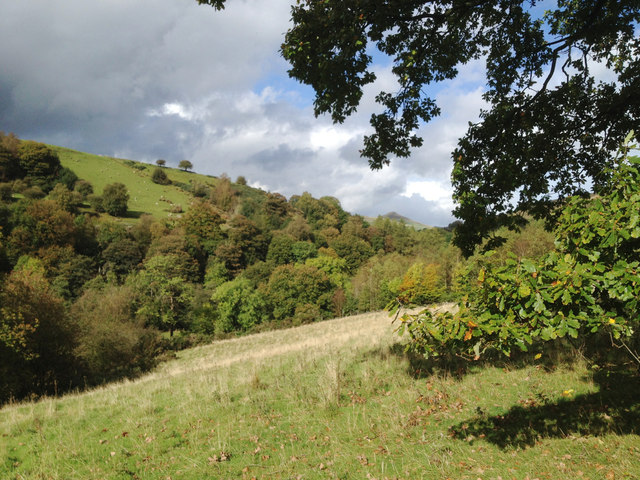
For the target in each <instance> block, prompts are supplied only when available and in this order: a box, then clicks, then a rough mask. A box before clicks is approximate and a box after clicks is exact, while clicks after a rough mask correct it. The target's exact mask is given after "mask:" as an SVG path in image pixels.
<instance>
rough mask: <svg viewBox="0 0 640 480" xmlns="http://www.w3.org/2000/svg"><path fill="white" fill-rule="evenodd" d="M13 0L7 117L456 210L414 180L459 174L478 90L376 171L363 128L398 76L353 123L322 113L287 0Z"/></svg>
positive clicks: (419, 211)
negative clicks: (223, 5) (299, 63)
mask: <svg viewBox="0 0 640 480" xmlns="http://www.w3.org/2000/svg"><path fill="white" fill-rule="evenodd" d="M0 5H1V6H2V15H1V16H0V65H2V68H0V130H4V131H13V132H15V133H16V134H18V135H19V136H20V137H22V138H32V139H35V140H40V141H45V142H49V143H54V144H58V145H63V146H67V147H70V148H76V149H79V150H84V151H88V152H92V153H101V154H105V155H116V156H120V157H124V158H133V159H136V160H141V161H147V162H154V161H155V160H157V159H158V158H163V159H165V160H167V162H168V163H169V164H172V165H175V164H177V162H178V161H180V160H181V159H189V160H191V161H192V162H193V164H194V169H195V170H196V171H199V172H202V173H206V174H212V175H220V174H221V173H223V172H224V173H227V174H229V175H230V176H231V177H235V176H237V175H244V176H245V177H246V178H247V179H248V180H249V181H250V182H253V183H254V184H255V185H258V186H261V187H263V188H265V189H267V190H271V191H278V192H281V193H283V194H285V195H287V196H290V195H293V194H299V193H301V192H303V191H305V190H306V191H309V192H310V193H312V194H313V195H314V196H318V197H319V196H323V195H331V196H335V197H337V198H339V199H340V200H341V202H342V204H343V206H344V207H345V208H346V209H347V210H349V211H352V212H363V213H365V212H366V213H372V210H373V209H379V210H378V211H377V213H385V212H386V211H388V210H391V209H393V210H397V211H399V213H402V214H403V215H406V216H411V215H412V214H413V213H414V212H415V214H416V215H419V217H418V216H417V217H416V219H417V220H420V221H423V222H424V223H435V224H437V222H438V221H440V220H437V219H440V218H443V217H442V214H441V212H440V210H442V206H443V205H444V204H445V203H447V202H442V201H440V200H439V199H435V200H434V199H433V198H431V197H426V199H425V198H423V197H420V196H418V195H413V196H406V195H407V193H406V192H408V191H411V192H412V193H415V188H413V189H410V188H409V187H411V185H414V186H415V185H416V183H415V182H416V181H417V182H418V184H419V183H420V181H423V180H425V179H428V180H430V181H437V182H440V183H441V184H442V185H443V187H441V188H440V187H439V188H440V190H442V188H445V187H446V184H447V183H448V177H449V172H450V168H451V160H450V150H451V148H452V146H453V145H455V139H456V135H459V134H460V132H462V133H463V132H464V129H465V128H466V122H467V121H468V120H469V119H472V118H473V116H471V117H470V116H469V111H470V109H471V108H472V107H473V108H476V107H477V102H476V99H477V98H479V93H478V92H473V94H472V97H473V98H471V97H469V98H463V99H462V100H460V97H459V95H458V93H459V92H456V90H455V88H454V89H453V90H451V91H449V92H447V91H443V92H441V97H440V99H439V101H441V104H442V106H443V112H446V115H447V116H446V122H439V123H434V124H433V125H430V126H429V129H425V132H424V135H425V145H426V146H427V147H426V148H424V149H422V150H419V151H416V152H415V154H414V156H413V157H412V158H410V159H402V161H400V160H393V161H392V165H391V167H390V168H385V169H383V170H382V171H380V172H372V171H370V170H369V168H368V164H367V161H366V160H365V159H362V158H360V155H359V149H360V148H361V145H362V135H363V134H365V133H366V132H367V131H368V129H369V126H368V120H369V117H370V115H371V113H373V112H375V111H377V106H376V104H375V101H374V98H375V94H376V93H377V90H378V89H383V90H387V91H393V90H394V88H395V87H394V85H396V84H395V80H394V78H393V76H392V75H391V73H390V70H389V68H380V69H378V70H379V71H378V72H377V73H378V78H379V82H378V84H377V85H375V86H371V87H367V89H366V91H365V92H364V97H363V101H362V105H361V108H360V111H359V112H358V114H356V115H354V116H353V117H352V118H350V119H348V120H347V121H346V122H345V123H344V124H342V125H340V126H333V125H332V124H331V121H330V119H329V118H326V117H320V118H317V119H316V118H315V117H314V115H313V112H312V108H311V101H312V97H311V94H310V93H309V90H308V89H307V88H302V87H300V86H298V85H297V84H296V83H295V82H292V81H290V80H288V79H286V77H287V76H286V68H287V66H286V64H285V62H284V60H283V59H282V58H280V57H279V56H278V53H277V51H278V48H279V45H280V43H281V42H282V35H283V33H284V32H285V31H286V30H287V28H288V26H289V24H288V22H289V16H290V15H289V8H290V2H289V1H288V0H246V1H242V0H237V1H233V2H228V6H227V9H226V10H225V11H224V12H216V11H215V10H213V9H212V8H209V7H204V6H198V5H197V4H196V2H195V0H136V1H134V2H125V1H120V0H118V1H116V0H110V1H99V2H95V1H93V2H92V1H87V0H65V1H64V2H52V1H50V0H21V1H15V0H0ZM474 102H475V103H474ZM447 107H450V108H449V109H448V108H447ZM474 113H475V112H474ZM412 182H414V183H412ZM446 188H448V187H446ZM403 194H405V196H402V195H403ZM425 202H426V203H425ZM430 202H431V203H430ZM449 203H450V202H449ZM432 204H434V205H436V206H439V207H440V210H438V208H436V207H434V205H432ZM446 208H448V205H446V206H445V209H446ZM409 212H411V214H410V213H409ZM425 215H433V220H432V221H427V220H428V219H427V220H425ZM446 223H448V222H446Z"/></svg>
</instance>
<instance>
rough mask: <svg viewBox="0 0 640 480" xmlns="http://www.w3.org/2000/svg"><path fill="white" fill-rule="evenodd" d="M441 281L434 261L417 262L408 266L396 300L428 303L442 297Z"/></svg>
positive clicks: (406, 303) (410, 302) (420, 303)
mask: <svg viewBox="0 0 640 480" xmlns="http://www.w3.org/2000/svg"><path fill="white" fill-rule="evenodd" d="M443 293H444V288H443V282H442V278H441V276H440V273H439V271H438V265H436V264H434V263H429V264H424V263H422V262H417V263H414V264H413V265H411V267H409V270H407V273H405V275H404V277H403V278H402V282H401V283H400V285H399V287H398V301H399V302H400V303H401V304H403V305H429V304H431V303H434V302H437V301H438V300H440V299H441V298H442V295H443Z"/></svg>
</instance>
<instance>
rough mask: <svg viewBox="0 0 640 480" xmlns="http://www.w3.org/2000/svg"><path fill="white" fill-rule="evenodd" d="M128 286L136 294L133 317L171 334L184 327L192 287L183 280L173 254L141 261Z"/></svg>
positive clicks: (179, 261) (183, 273)
mask: <svg viewBox="0 0 640 480" xmlns="http://www.w3.org/2000/svg"><path fill="white" fill-rule="evenodd" d="M128 282H129V284H130V285H132V286H133V288H134V290H135V291H136V292H137V293H138V297H139V305H140V306H139V308H138V310H137V312H136V313H137V314H138V315H139V317H140V318H142V319H144V321H145V322H146V324H148V325H153V326H155V327H157V328H158V329H160V330H165V331H168V332H169V334H170V335H171V336H173V332H174V331H175V330H176V329H178V328H182V327H184V326H185V325H186V316H187V312H188V309H189V306H190V304H191V301H192V299H193V285H192V284H191V283H189V282H188V281H187V276H186V275H185V272H184V268H183V264H182V261H181V259H180V258H179V257H178V256H177V255H156V256H154V257H151V258H149V259H147V260H146V261H145V262H144V269H143V270H141V271H140V272H139V273H137V274H134V275H132V276H131V277H130V278H129V280H128Z"/></svg>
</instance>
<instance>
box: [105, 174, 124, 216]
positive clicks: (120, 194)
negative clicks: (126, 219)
mask: <svg viewBox="0 0 640 480" xmlns="http://www.w3.org/2000/svg"><path fill="white" fill-rule="evenodd" d="M128 202H129V193H128V192H127V187H125V186H124V184H122V183H119V182H116V183H110V184H109V185H107V186H106V187H104V191H103V192H102V206H103V208H104V211H105V212H107V213H108V214H109V215H111V216H114V217H122V216H124V215H125V214H126V213H127V208H128V206H127V204H128Z"/></svg>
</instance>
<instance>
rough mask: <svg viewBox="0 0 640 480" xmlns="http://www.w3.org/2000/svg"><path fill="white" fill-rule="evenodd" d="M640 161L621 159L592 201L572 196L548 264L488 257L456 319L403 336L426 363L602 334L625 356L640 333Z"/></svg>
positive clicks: (424, 322) (422, 322) (420, 319)
mask: <svg viewBox="0 0 640 480" xmlns="http://www.w3.org/2000/svg"><path fill="white" fill-rule="evenodd" d="M639 167H640V159H638V158H635V157H630V158H628V159H627V158H623V159H622V160H621V161H620V162H619V164H618V166H617V168H616V169H615V170H614V171H612V172H609V180H608V182H607V183H606V184H605V186H604V187H603V188H602V189H601V190H600V192H599V193H600V194H599V195H598V196H595V197H593V198H585V197H572V198H570V199H569V200H568V201H567V202H566V203H565V205H564V207H563V209H562V212H561V214H560V216H559V220H558V224H557V226H556V228H555V234H556V243H555V245H556V249H555V250H554V251H552V252H550V253H549V254H547V255H545V256H544V257H542V258H541V259H540V260H530V259H518V258H517V257H515V256H512V257H511V258H510V259H508V260H507V262H506V263H505V265H503V266H502V265H493V264H492V263H490V261H485V258H489V259H490V257H491V255H492V252H489V253H487V254H485V255H484V256H482V257H480V260H479V261H480V268H479V269H476V270H475V271H477V272H478V273H477V274H476V276H475V278H469V277H467V281H468V283H469V288H468V291H467V296H466V298H465V299H464V301H463V302H461V304H460V309H459V311H458V312H457V313H456V314H455V315H454V314H442V315H436V316H433V315H431V314H429V313H427V312H423V313H422V314H421V315H418V316H411V315H409V316H405V318H404V319H403V325H402V329H405V328H406V329H407V330H408V332H409V334H410V335H411V337H412V348H413V349H416V350H419V351H421V352H422V353H423V354H425V355H426V356H430V355H440V354H442V353H444V352H452V353H458V354H462V355H469V356H471V357H475V358H477V357H479V356H480V355H481V354H482V353H483V352H486V351H490V350H497V351H500V352H503V353H504V354H506V355H510V354H511V352H512V351H514V350H521V351H530V350H532V349H533V350H534V351H536V350H538V351H541V350H542V349H543V347H544V342H547V341H550V340H555V339H557V338H564V337H569V338H573V339H577V338H586V337H588V336H593V335H597V334H600V333H604V334H605V335H610V337H611V339H612V345H616V346H619V347H621V348H624V349H625V350H627V351H628V352H629V353H630V354H631V355H632V356H633V357H634V359H635V360H636V361H637V362H638V363H640V356H639V355H638V353H637V352H635V351H633V349H632V348H631V347H630V345H631V344H632V343H633V342H634V341H635V340H637V338H638V332H639V331H640V329H639V328H638V327H640V325H639V323H640V308H639V307H640V304H639V302H640V282H639V281H638V270H639V269H640V261H639V260H638V259H639V258H640V217H639V214H638V212H639V211H640V170H639Z"/></svg>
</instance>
